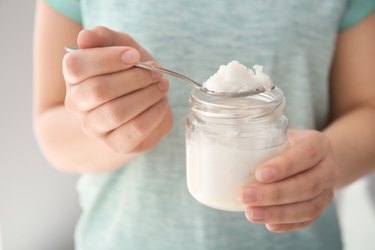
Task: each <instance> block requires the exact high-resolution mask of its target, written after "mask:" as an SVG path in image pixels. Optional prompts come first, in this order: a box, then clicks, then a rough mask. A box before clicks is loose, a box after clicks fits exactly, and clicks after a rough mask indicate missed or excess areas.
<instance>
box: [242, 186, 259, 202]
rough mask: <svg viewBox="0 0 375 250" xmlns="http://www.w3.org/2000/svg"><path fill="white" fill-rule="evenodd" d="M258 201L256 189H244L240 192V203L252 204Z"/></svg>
mask: <svg viewBox="0 0 375 250" xmlns="http://www.w3.org/2000/svg"><path fill="white" fill-rule="evenodd" d="M258 199H259V192H258V190H257V189H256V188H252V187H250V188H246V189H244V190H243V192H242V201H243V202H245V203H246V202H254V201H257V200H258Z"/></svg>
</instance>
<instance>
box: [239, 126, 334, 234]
mask: <svg viewBox="0 0 375 250" xmlns="http://www.w3.org/2000/svg"><path fill="white" fill-rule="evenodd" d="M288 139H289V147H288V149H287V150H286V151H285V152H284V153H283V154H281V155H280V156H277V157H275V158H273V159H271V160H269V161H267V162H265V163H264V164H262V165H261V166H259V167H258V168H257V169H256V172H255V178H256V180H257V182H254V183H251V184H249V185H248V186H247V187H245V188H244V189H243V192H242V201H243V203H245V204H247V205H248V207H247V209H246V218H247V219H248V220H249V221H251V222H253V223H260V224H265V225H266V227H267V229H268V230H270V231H272V232H288V231H293V230H297V229H301V228H304V227H306V226H308V225H310V224H312V223H313V222H314V221H315V220H316V219H317V218H318V217H319V216H320V214H321V213H322V212H323V211H324V210H325V209H326V208H327V207H328V206H329V204H330V202H331V201H332V199H333V189H334V185H335V182H336V181H337V179H338V176H339V168H338V165H337V164H336V162H335V159H334V157H333V154H332V149H331V145H330V141H329V139H328V138H327V137H326V136H325V135H324V134H323V133H320V132H318V131H310V130H309V131H303V130H301V131H297V130H291V131H289V133H288Z"/></svg>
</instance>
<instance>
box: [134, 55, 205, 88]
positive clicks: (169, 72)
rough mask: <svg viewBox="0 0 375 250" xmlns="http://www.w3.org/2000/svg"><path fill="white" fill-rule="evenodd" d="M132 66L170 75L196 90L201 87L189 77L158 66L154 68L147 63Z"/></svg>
mask: <svg viewBox="0 0 375 250" xmlns="http://www.w3.org/2000/svg"><path fill="white" fill-rule="evenodd" d="M134 66H136V67H139V68H142V69H147V70H151V71H159V72H161V73H165V74H167V75H171V76H174V77H177V78H180V79H181V80H184V81H187V82H189V83H190V84H191V85H192V86H193V87H194V88H198V89H201V88H202V86H201V85H200V84H199V83H197V82H196V81H193V80H192V79H190V78H189V77H187V76H184V75H181V74H179V73H177V72H174V71H172V70H169V69H164V68H162V67H158V66H154V65H150V64H147V63H144V62H138V63H136V64H135V65H134Z"/></svg>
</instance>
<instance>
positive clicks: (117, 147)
mask: <svg viewBox="0 0 375 250" xmlns="http://www.w3.org/2000/svg"><path fill="white" fill-rule="evenodd" d="M120 133H121V132H120ZM104 143H105V145H106V146H107V147H108V148H109V149H110V150H112V151H113V152H115V153H118V154H128V153H130V152H132V149H133V148H134V146H132V145H133V144H132V143H131V141H130V140H127V139H123V137H122V136H119V133H118V131H114V132H112V133H110V134H109V135H107V136H106V137H105V138H104Z"/></svg>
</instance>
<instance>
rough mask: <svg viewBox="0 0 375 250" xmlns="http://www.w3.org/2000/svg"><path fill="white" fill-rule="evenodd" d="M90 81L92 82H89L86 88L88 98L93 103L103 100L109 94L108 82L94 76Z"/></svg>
mask: <svg viewBox="0 0 375 250" xmlns="http://www.w3.org/2000/svg"><path fill="white" fill-rule="evenodd" d="M90 81H91V82H90V84H87V85H86V87H85V90H84V92H85V95H86V96H87V99H88V100H90V102H91V103H93V104H96V103H101V102H103V101H104V100H105V98H106V96H107V95H108V94H107V93H108V88H107V87H106V86H107V84H105V83H104V82H103V80H102V79H96V78H94V79H91V80H90Z"/></svg>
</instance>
